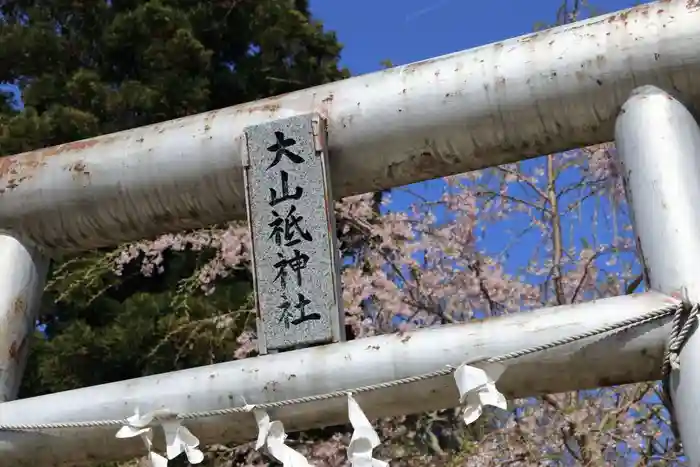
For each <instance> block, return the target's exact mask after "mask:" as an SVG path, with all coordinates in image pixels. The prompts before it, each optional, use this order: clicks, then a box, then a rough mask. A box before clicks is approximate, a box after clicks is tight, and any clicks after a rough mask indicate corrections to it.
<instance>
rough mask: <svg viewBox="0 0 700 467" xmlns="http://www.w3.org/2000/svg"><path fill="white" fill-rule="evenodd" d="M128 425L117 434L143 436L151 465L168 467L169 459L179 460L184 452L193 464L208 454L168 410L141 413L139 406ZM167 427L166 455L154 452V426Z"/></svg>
mask: <svg viewBox="0 0 700 467" xmlns="http://www.w3.org/2000/svg"><path fill="white" fill-rule="evenodd" d="M126 422H127V423H126V425H124V426H123V427H121V428H120V429H119V431H118V432H117V434H116V437H117V438H133V437H135V436H140V437H141V439H142V440H143V443H144V445H145V446H146V451H147V452H148V456H147V459H148V462H149V464H150V467H167V465H168V460H169V459H170V460H172V459H175V458H176V457H177V456H179V455H180V454H182V453H185V456H187V461H188V462H189V463H190V464H199V463H201V462H202V461H203V460H204V453H202V451H201V450H200V449H199V439H197V437H196V436H194V435H193V434H192V433H191V432H190V430H188V429H187V428H186V427H185V426H183V425H182V421H181V420H178V419H177V418H176V417H175V416H174V415H173V414H172V413H171V412H170V411H168V410H157V411H153V412H148V413H145V414H143V415H141V413H140V411H139V409H138V407H137V408H136V410H135V413H134V415H132V416H131V417H129V418H127V419H126ZM156 426H159V427H161V428H162V429H163V433H164V435H165V443H166V456H163V455H161V454H158V453H156V452H154V451H153V428H154V427H156Z"/></svg>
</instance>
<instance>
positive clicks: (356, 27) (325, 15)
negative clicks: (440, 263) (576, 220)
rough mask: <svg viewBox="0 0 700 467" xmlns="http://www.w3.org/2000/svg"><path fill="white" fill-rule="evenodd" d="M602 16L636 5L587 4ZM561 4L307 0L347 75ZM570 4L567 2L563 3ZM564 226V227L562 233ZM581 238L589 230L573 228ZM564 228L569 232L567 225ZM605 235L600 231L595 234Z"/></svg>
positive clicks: (485, 37) (421, 189)
mask: <svg viewBox="0 0 700 467" xmlns="http://www.w3.org/2000/svg"><path fill="white" fill-rule="evenodd" d="M589 1H590V2H592V7H593V8H595V9H597V10H598V11H601V12H610V11H616V10H619V9H623V8H627V7H629V6H632V5H633V4H634V3H637V2H635V1H633V0H589ZM561 2H562V0H534V1H525V0H496V1H492V2H474V1H466V0H373V1H368V0H353V1H343V2H340V1H336V0H323V1H322V0H311V10H312V13H313V14H314V16H315V17H316V18H318V19H320V20H321V21H322V22H323V23H324V26H325V27H326V28H327V29H329V30H333V31H335V32H336V33H337V35H338V38H339V40H340V42H341V43H342V44H344V49H343V52H342V56H341V63H342V64H343V65H344V66H346V67H348V68H349V69H350V71H351V72H352V74H353V75H359V74H364V73H369V72H372V71H376V70H379V69H381V68H382V65H381V62H382V61H385V60H389V61H391V62H392V63H393V64H395V65H401V64H406V63H410V62H415V61H418V60H423V59H426V58H430V57H434V56H438V55H443V54H447V53H451V52H455V51H458V50H463V49H468V48H472V47H477V46H480V45H484V44H488V43H492V42H496V41H500V40H503V39H507V38H510V37H515V36H518V35H522V34H527V33H528V32H531V31H532V30H533V29H534V28H535V26H536V25H537V24H542V23H545V24H551V23H553V22H554V20H555V16H556V12H557V9H558V8H559V7H560V5H561ZM570 3H571V0H570ZM442 188H443V184H442V183H441V182H440V181H432V182H426V183H421V184H417V185H414V186H412V187H411V190H412V191H414V192H416V193H420V194H421V195H422V196H426V197H428V198H435V197H437V196H439V194H440V192H441V191H442ZM392 200H393V202H392V205H391V207H390V208H391V209H393V210H403V209H405V208H406V207H407V206H408V205H409V204H410V203H411V202H413V201H414V199H413V198H412V197H410V196H409V195H407V194H405V193H403V192H401V191H395V192H394V193H393V194H392ZM518 223H519V221H518V220H515V221H513V222H511V225H510V226H504V227H503V230H502V229H498V230H502V231H500V232H493V231H492V232H489V235H488V240H487V241H485V242H484V245H483V246H484V248H485V249H486V250H488V251H493V252H495V251H500V250H502V249H503V246H504V245H505V243H506V242H508V241H509V240H510V237H511V236H512V235H513V232H512V231H513V230H515V231H517V230H518V227H519V226H518ZM568 227H569V226H565V228H568ZM576 228H578V229H579V232H578V233H577V235H578V234H580V236H582V237H585V236H590V235H589V234H591V232H586V231H584V230H580V229H581V226H580V225H579V226H577V227H576ZM567 230H571V228H568V229H567ZM596 234H598V235H602V236H605V234H606V232H605V231H600V232H596ZM538 240H539V237H534V236H533V238H532V239H531V241H529V240H527V239H524V240H523V241H521V242H520V245H519V246H518V248H514V249H513V250H514V251H515V252H514V253H513V254H511V255H510V256H509V258H508V259H509V261H508V264H507V266H508V269H509V272H512V273H515V272H516V270H517V269H519V267H520V266H522V265H523V263H524V262H525V261H527V259H528V255H530V254H532V251H533V249H534V248H535V246H536V245H535V242H537V241H538Z"/></svg>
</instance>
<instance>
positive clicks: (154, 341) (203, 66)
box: [0, 0, 348, 396]
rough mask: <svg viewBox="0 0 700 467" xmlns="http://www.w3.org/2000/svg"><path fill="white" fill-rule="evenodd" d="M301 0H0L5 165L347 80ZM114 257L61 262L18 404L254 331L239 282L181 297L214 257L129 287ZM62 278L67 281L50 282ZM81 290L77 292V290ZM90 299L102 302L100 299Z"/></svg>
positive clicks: (189, 362) (330, 38) (192, 258)
mask: <svg viewBox="0 0 700 467" xmlns="http://www.w3.org/2000/svg"><path fill="white" fill-rule="evenodd" d="M307 3H308V2H307V1H306V0H294V1H292V0H207V1H194V0H151V1H136V0H106V1H105V0H34V1H30V0H17V1H12V0H7V1H5V2H0V5H1V6H0V82H1V83H9V84H14V85H16V86H18V87H19V89H20V92H21V98H22V101H23V103H24V106H25V108H24V109H23V110H21V111H20V110H17V109H16V108H14V107H13V105H12V96H11V95H10V94H7V93H3V94H1V95H0V129H1V131H0V154H1V155H8V154H15V153H19V152H22V151H27V150H32V149H35V148H39V147H44V146H49V145H54V144H60V143H64V142H68V141H73V140H78V139H83V138H87V137H91V136H95V135H99V134H104V133H110V132H115V131H119V130H124V129H128V128H132V127H136V126H141V125H146V124H150V123H154V122H158V121H163V120H167V119H172V118H177V117H181V116H186V115H190V114H194V113H199V112H203V111H207V110H211V109H215V108H221V107H226V106H230V105H234V104H238V103H242V102H247V101H251V100H255V99H259V98H262V97H266V96H270V95H277V94H281V93H285V92H290V91H294V90H297V89H300V88H305V87H309V86H312V85H316V84H321V83H325V82H329V81H333V80H337V79H342V78H344V77H346V76H347V74H348V73H347V71H345V70H341V69H339V67H338V56H339V53H340V50H341V45H340V44H339V43H338V42H337V40H336V37H335V34H333V33H330V32H325V31H324V30H323V28H322V26H321V25H320V24H319V23H317V22H315V21H313V20H312V19H311V18H310V15H309V11H308V4H307ZM108 255H109V252H108V251H102V252H93V253H90V254H86V255H83V256H81V257H80V258H74V259H73V261H72V262H71V263H68V264H66V263H63V264H57V265H54V273H53V280H52V284H51V286H50V288H49V292H48V293H47V294H46V297H45V298H46V299H45V305H44V309H43V311H42V321H43V322H44V323H45V324H46V325H47V330H46V333H47V336H48V338H43V337H41V336H38V338H37V339H36V340H37V342H36V343H35V344H34V347H33V349H34V351H33V353H32V357H31V360H30V365H29V368H28V370H27V376H26V378H25V381H24V383H25V384H24V387H23V390H22V392H23V396H28V395H34V394H42V393H47V392H55V391H60V390H65V389H70V388H75V387H81V386H87V385H94V384H99V383H102V382H108V381H117V380H123V379H127V378H132V377H138V376H141V375H144V374H151V373H156V372H163V371H169V370H175V369H180V368H185V367H191V366H195V365H201V364H207V363H212V362H218V361H223V360H228V359H230V358H231V357H232V355H233V351H234V350H235V348H236V346H237V344H236V340H235V339H236V336H237V334H238V332H240V330H241V329H242V328H243V326H245V325H246V323H249V322H250V318H251V316H250V313H247V312H242V311H239V310H240V309H245V308H249V306H250V304H249V303H248V301H249V298H250V283H249V278H248V277H246V274H245V273H243V272H241V273H240V274H237V275H234V276H233V277H230V278H228V279H227V280H226V281H224V282H222V283H221V284H219V286H218V287H217V290H216V292H215V293H214V294H213V295H211V296H207V297H204V296H203V294H202V293H196V292H192V291H187V293H185V296H184V297H183V290H182V289H180V290H178V283H179V281H181V280H182V279H183V278H186V277H188V276H190V275H192V274H194V273H195V272H196V270H197V267H198V266H200V265H201V263H202V261H203V260H204V259H206V257H208V256H210V255H211V252H209V251H204V252H202V253H197V254H195V253H192V252H188V253H172V254H169V255H168V257H167V258H166V264H167V267H166V270H165V273H164V274H162V275H155V276H154V277H144V276H143V275H142V274H141V273H140V272H139V270H138V268H136V267H135V268H133V269H129V268H127V270H126V271H125V272H124V275H123V276H122V277H118V276H116V275H114V274H112V273H110V272H109V271H108V270H107V268H106V267H105V258H107V257H108ZM57 270H60V274H56V273H55V271H57ZM76 284H77V285H76ZM95 297H96V298H95Z"/></svg>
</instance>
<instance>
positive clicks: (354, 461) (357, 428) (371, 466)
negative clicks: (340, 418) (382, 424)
mask: <svg viewBox="0 0 700 467" xmlns="http://www.w3.org/2000/svg"><path fill="white" fill-rule="evenodd" d="M348 417H349V418H350V424H351V425H352V429H353V432H352V438H351V439H350V445H349V446H348V460H349V461H350V465H351V466H352V467H388V466H389V464H388V463H387V462H384V461H380V460H378V459H375V458H373V457H372V451H373V450H374V448H376V447H377V446H379V444H380V443H381V441H380V440H379V435H378V434H377V432H376V431H375V430H374V427H372V424H371V423H370V422H369V420H368V419H367V416H366V415H365V413H364V412H363V411H362V408H361V407H360V405H359V404H358V403H357V401H356V400H355V398H354V397H352V394H348Z"/></svg>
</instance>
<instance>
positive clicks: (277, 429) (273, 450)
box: [253, 409, 312, 467]
mask: <svg viewBox="0 0 700 467" xmlns="http://www.w3.org/2000/svg"><path fill="white" fill-rule="evenodd" d="M253 414H254V415H255V421H256V422H257V423H258V440H257V442H256V443H255V449H257V450H259V449H260V448H261V447H263V446H265V447H267V452H268V454H270V456H272V457H273V458H274V459H276V460H277V461H279V462H280V463H282V467H312V465H311V464H309V461H307V460H306V457H304V455H303V454H301V453H300V452H297V451H295V450H294V449H292V448H290V447H289V446H287V445H286V444H284V442H285V440H286V439H287V434H286V433H285V432H284V425H282V422H280V421H278V420H275V421H274V422H271V421H270V416H269V415H268V414H267V412H266V411H264V410H259V409H254V410H253Z"/></svg>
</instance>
